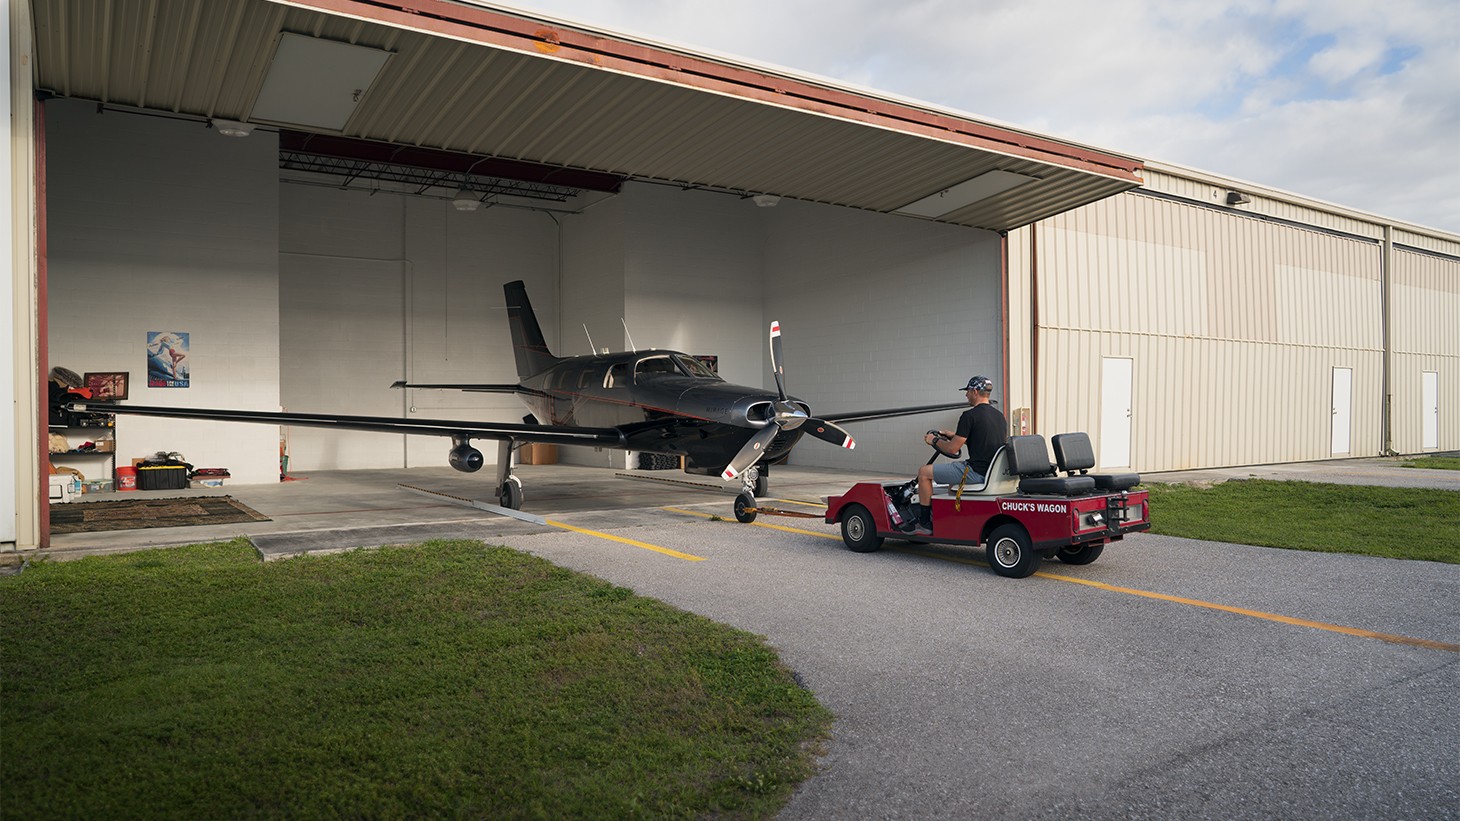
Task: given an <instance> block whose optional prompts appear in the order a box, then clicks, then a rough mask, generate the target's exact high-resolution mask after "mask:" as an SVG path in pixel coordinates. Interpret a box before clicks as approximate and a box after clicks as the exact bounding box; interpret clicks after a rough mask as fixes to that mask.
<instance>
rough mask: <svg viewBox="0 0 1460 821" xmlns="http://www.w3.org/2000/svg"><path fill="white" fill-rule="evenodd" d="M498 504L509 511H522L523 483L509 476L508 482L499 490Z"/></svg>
mask: <svg viewBox="0 0 1460 821" xmlns="http://www.w3.org/2000/svg"><path fill="white" fill-rule="evenodd" d="M497 503H498V504H500V505H501V506H502V507H505V508H507V509H508V510H521V509H522V483H521V482H519V481H517V477H516V476H508V477H507V481H505V482H503V483H502V486H501V487H499V488H497Z"/></svg>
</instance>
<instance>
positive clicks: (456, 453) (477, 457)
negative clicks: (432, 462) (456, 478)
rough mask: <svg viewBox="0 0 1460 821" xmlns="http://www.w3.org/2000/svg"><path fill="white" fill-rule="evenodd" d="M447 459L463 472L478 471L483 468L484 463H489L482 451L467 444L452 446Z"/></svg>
mask: <svg viewBox="0 0 1460 821" xmlns="http://www.w3.org/2000/svg"><path fill="white" fill-rule="evenodd" d="M446 461H447V462H450V463H451V466H452V467H454V468H456V469H457V470H459V471H461V472H462V473H476V472H477V471H479V470H481V469H482V465H484V464H486V463H487V460H486V459H485V458H484V457H483V456H482V452H481V451H479V450H477V449H476V448H474V447H472V446H471V445H467V444H461V445H457V446H456V447H454V448H452V449H451V452H450V453H448V454H447V455H446Z"/></svg>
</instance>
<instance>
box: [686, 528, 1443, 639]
mask: <svg viewBox="0 0 1460 821" xmlns="http://www.w3.org/2000/svg"><path fill="white" fill-rule="evenodd" d="M664 509H665V510H669V511H673V512H675V513H686V514H689V515H690V516H701V517H704V518H709V517H710V515H711V514H709V513H700V512H697V511H694V510H683V509H680V508H675V507H666V508H664ZM751 524H752V525H755V526H756V527H766V528H770V529H772V530H784V531H786V532H788V533H801V534H804V535H807V536H819V537H821V538H823V539H835V540H837V541H840V540H841V536H839V535H833V534H830V533H817V532H816V531H813V530H801V529H799V528H794V527H782V526H780V525H767V524H761V523H760V522H751ZM893 549H894V550H897V551H898V552H899V553H907V554H910V555H913V556H922V557H924V558H928V559H939V560H941V561H945V562H953V563H955V564H969V565H976V566H980V567H987V566H988V562H985V561H975V560H973V559H962V558H959V557H957V556H942V555H939V554H937V553H927V552H925V551H921V550H912V549H910V548H893ZM1034 575H1036V576H1039V577H1040V578H1045V579H1054V580H1055V581H1061V582H1069V583H1071V584H1083V585H1085V586H1087V587H1094V588H1097V589H1100V590H1106V591H1109V592H1111V593H1124V594H1126V595H1128V596H1140V597H1141V598H1146V599H1157V600H1160V601H1168V602H1174V603H1176V604H1184V605H1187V606H1189V607H1202V608H1206V609H1208V610H1220V611H1222V612H1224V613H1234V614H1236V615H1239V616H1247V617H1249V618H1254V619H1264V620H1267V621H1275V622H1279V623H1281V624H1291V625H1295V626H1297V627H1309V628H1312V629H1314V630H1327V631H1329V632H1332V633H1342V634H1344V635H1348V636H1358V637H1360V638H1366V639H1378V640H1379V641H1387V642H1389V643H1391V644H1405V645H1409V646H1411V647H1424V648H1427V649H1430V650H1444V651H1447V652H1450V653H1460V644H1450V643H1449V642H1443V641H1434V640H1432V639H1417V638H1413V637H1411V636H1397V635H1394V634H1392V633H1380V632H1377V631H1374V630H1364V629H1362V628H1359V627H1345V626H1343V625H1341V624H1329V623H1327V622H1322V621H1311V620H1309V619H1300V618H1295V617H1293V616H1283V615H1279V614H1277V613H1265V612H1263V611H1261V610H1249V609H1247V608H1245V607H1233V606H1232V605H1229V604H1217V603H1216V602H1208V601H1202V600H1200V599H1187V598H1182V597H1181V596H1172V595H1170V594H1167V593H1154V592H1152V591H1150V590H1138V589H1136V588H1134V587H1118V586H1116V585H1113V584H1106V583H1105V582H1097V581H1091V580H1089V579H1078V578H1075V577H1074V576H1061V575H1059V574H1058V573H1046V572H1044V571H1042V570H1041V571H1038V572H1036V573H1035V574H1034Z"/></svg>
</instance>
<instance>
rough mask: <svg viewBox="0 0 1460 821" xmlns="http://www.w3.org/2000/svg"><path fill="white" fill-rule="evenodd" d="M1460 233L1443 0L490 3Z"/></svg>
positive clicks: (1456, 92) (1459, 157)
mask: <svg viewBox="0 0 1460 821" xmlns="http://www.w3.org/2000/svg"><path fill="white" fill-rule="evenodd" d="M504 2H506V3H507V4H508V5H511V6H515V7H517V8H521V9H524V10H528V11H535V12H539V13H542V14H546V15H549V16H555V17H564V18H570V19H576V20H581V21H583V22H586V23H589V24H592V25H595V26H599V27H603V28H609V29H613V30H618V31H627V32H632V33H638V34H642V35H645V36H648V37H650V38H653V39H658V40H661V41H668V42H671V43H677V44H680V45H685V46H689V47H691V48H694V49H697V50H701V51H713V52H721V53H725V54H730V55H735V56H740V57H746V58H750V59H752V60H755V61H759V62H764V63H771V64H774V65H778V66H784V67H787V68H790V69H794V70H796V71H800V72H805V73H811V74H818V75H822V76H825V77H830V78H833V79H836V80H839V81H842V82H845V83H851V84H855V85H861V86H868V87H871V88H874V89H878V90H881V91H884V92H889V93H892V94H896V95H900V96H904V97H911V98H915V99H919V100H926V101H928V102H932V103H936V104H938V105H940V106H943V107H947V108H952V109H956V110H959V111H963V112H967V113H969V114H972V115H974V116H977V117H980V118H983V119H989V120H994V121H999V122H1004V123H1009V124H1012V125H1017V126H1020V127H1023V128H1028V129H1032V130H1035V131H1039V132H1042V133H1046V134H1050V135H1053V136H1058V137H1062V138H1066V139H1070V140H1074V141H1077V142H1082V143H1086V144H1089V145H1094V146H1097V147H1100V148H1106V149H1110V150H1113V151H1117V152H1121V153H1127V154H1133V155H1136V156H1139V157H1142V158H1146V159H1152V160H1159V161H1164V162H1170V163H1175V164H1179V165H1184V166H1189V167H1192V168H1196V169H1200V170H1205V171H1211V172H1214V173H1217V174H1223V175H1226V176H1230V177H1234V178H1237V179H1239V180H1247V181H1251V182H1256V183H1260V184H1263V185H1268V186H1272V187H1275V188H1280V189H1284V190H1288V191H1292V192H1295V193H1298V194H1303V195H1305V196H1309V197H1314V198H1317V199H1322V200H1327V201H1330V202H1334V203H1338V204H1340V205H1344V206H1347V207H1350V208H1356V209H1360V210H1363V211H1370V212H1373V213H1377V214H1380V215H1383V216H1386V217H1391V218H1395V219H1400V220H1406V221H1410V222H1414V223H1418V224H1420V225H1425V226H1430V227H1434V228H1441V229H1444V230H1447V231H1452V232H1457V233H1460V2H1457V0H1388V2H1381V0H1229V2H1224V3H1217V2H1205V1H1203V0H1164V2H1151V1H1150V0H1104V2H1095V1H1094V0H903V1H902V2H894V3H890V2H886V0H504Z"/></svg>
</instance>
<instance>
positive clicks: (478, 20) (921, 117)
mask: <svg viewBox="0 0 1460 821" xmlns="http://www.w3.org/2000/svg"><path fill="white" fill-rule="evenodd" d="M276 2H285V3H286V4H288V5H292V6H298V7H302V8H313V9H315V10H317V11H321V12H326V13H331V14H339V15H344V16H349V17H355V18H359V19H366V20H374V21H377V22H380V23H384V24H386V25H389V26H393V27H397V28H405V29H411V30H416V31H421V32H425V33H428V34H439V35H445V36H449V37H454V38H458V39H462V40H468V41H471V42H476V43H481V44H483V45H489V46H494V47H497V48H504V49H509V50H512V51H517V52H522V53H526V54H534V55H538V56H545V57H551V58H553V59H558V60H565V61H568V62H576V63H582V64H585V65H591V66H594V67H597V68H605V69H612V70H615V71H619V72H622V73H625V74H633V75H637V76H640V77H646V78H650V79H654V80H661V81H664V82H669V83H673V84H675V85H680V86H686V87H690V88H698V89H702V90H706V91H715V92H719V93H723V94H727V95H730V96H735V97H740V98H743V99H750V100H756V101H758V102H764V103H771V104H775V105H780V106H786V107H789V108H795V109H799V110H802V111H808V112H813V113H818V114H825V115H828V116H831V117H836V118H839V119H843V120H851V121H854V122H860V123H864V124H867V125H875V126H880V127H883V128H889V129H892V130H895V131H901V132H904V133H909V134H916V135H918V136H923V137H930V138H934V139H943V140H948V141H950V142H956V143H961V144H963V145H968V146H970V147H973V148H980V149H984V150H987V151H993V152H996V153H1001V154H1009V155H1013V156H1018V157H1023V158H1027V159H1031V160H1036V161H1039V162H1046V163H1051V164H1054V165H1061V166H1065V167H1068V168H1074V169H1079V170H1082V171H1088V172H1091V173H1096V174H1101V175H1103V176H1107V177H1115V178H1117V179H1123V180H1128V181H1130V182H1133V183H1140V182H1141V181H1142V180H1141V177H1140V175H1139V173H1138V172H1139V171H1140V170H1141V169H1142V167H1143V166H1142V164H1141V163H1140V162H1139V161H1137V160H1132V159H1129V158H1126V157H1120V156H1116V155H1112V154H1105V153H1103V152H1099V151H1094V150H1092V149H1088V148H1081V147H1079V146H1075V145H1069V144H1067V143H1060V142H1056V141H1053V140H1049V139H1044V138H1041V137H1036V136H1034V135H1030V134H1024V133H1020V132H1018V131H1010V130H1008V129H1003V128H998V127H996V126H991V125H985V124H983V123H977V122H973V121H970V120H963V119H959V118H956V117H951V116H948V115H944V114H938V113H935V112H932V111H927V110H924V109H920V108H915V107H912V106H905V105H899V104H897V103H892V102H888V101H885V100H878V99H876V98H873V97H866V96H862V95H859V94H856V93H853V92H848V91H840V90H837V89H832V88H826V87H824V86H819V85H815V84H813V83H809V82H804V81H801V80H794V79H791V78H787V77H780V76H777V75H774V74H768V73H766V72H761V71H756V70H754V69H749V68H742V67H739V66H734V65H728V64H725V63H720V62H715V61H712V60H708V59H704V58H700V57H693V56H689V55H684V54H679V53H676V52H672V51H667V50H664V49H658V48H653V47H650V46H644V45H639V44H637V43H631V42H627V41H623V40H614V39H610V38H607V37H601V36H599V35H595V34H590V33H588V32H582V31H577V30H575V29H569V28H562V27H555V26H550V25H547V24H544V23H541V22H538V21H533V20H528V19H524V18H521V17H514V16H510V15H507V14H502V13H500V12H496V11H492V10H489V9H484V8H477V7H473V6H465V5H458V4H455V3H449V2H445V0H276Z"/></svg>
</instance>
